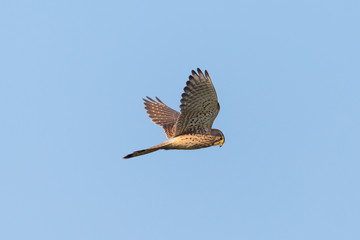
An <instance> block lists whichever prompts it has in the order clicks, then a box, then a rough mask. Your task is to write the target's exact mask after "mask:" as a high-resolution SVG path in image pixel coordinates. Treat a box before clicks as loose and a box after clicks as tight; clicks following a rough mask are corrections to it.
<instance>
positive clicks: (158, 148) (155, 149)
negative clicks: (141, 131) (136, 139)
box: [123, 139, 173, 159]
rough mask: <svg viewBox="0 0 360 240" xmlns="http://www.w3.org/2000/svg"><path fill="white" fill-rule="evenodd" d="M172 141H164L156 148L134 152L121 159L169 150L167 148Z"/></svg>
mask: <svg viewBox="0 0 360 240" xmlns="http://www.w3.org/2000/svg"><path fill="white" fill-rule="evenodd" d="M172 141H173V139H168V140H166V141H164V142H162V143H160V144H158V145H156V146H153V147H151V148H147V149H143V150H139V151H135V152H133V153H130V154H128V155H126V156H125V157H123V159H128V158H132V157H137V156H141V155H145V154H148V153H152V152H155V151H157V150H160V149H169V146H170V145H171V143H172Z"/></svg>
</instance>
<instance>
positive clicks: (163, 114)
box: [124, 68, 225, 159]
mask: <svg viewBox="0 0 360 240" xmlns="http://www.w3.org/2000/svg"><path fill="white" fill-rule="evenodd" d="M191 73H192V74H191V75H190V76H189V80H188V81H187V82H186V86H185V88H184V93H183V94H182V95H181V105H180V112H177V111H175V110H173V109H171V108H170V107H168V106H166V105H165V104H164V103H163V102H162V101H161V100H160V99H159V98H157V97H156V100H154V99H151V98H149V97H147V99H143V100H144V104H145V109H146V110H147V113H148V114H149V117H150V118H151V120H152V121H153V122H154V123H155V124H157V125H160V126H161V127H162V128H163V129H164V131H165V134H166V137H167V138H168V139H167V140H165V141H164V142H162V143H160V144H158V145H156V146H153V147H150V148H147V149H144V150H139V151H136V152H133V153H131V154H128V155H126V156H125V157H124V159H128V158H132V157H137V156H141V155H144V154H148V153H151V152H155V151H157V150H160V149H165V150H169V149H185V150H190V149H199V148H206V147H211V146H216V145H219V146H220V147H221V146H222V145H223V144H224V142H225V136H224V134H223V133H222V132H221V131H220V130H219V129H215V128H211V127H212V125H213V122H214V120H215V118H216V116H217V115H218V113H219V111H220V105H219V103H218V99H217V95H216V91H215V88H214V85H213V84H212V82H211V78H210V76H209V73H208V72H207V71H206V70H205V75H204V74H203V73H202V71H201V70H200V69H199V68H198V69H197V72H195V71H194V70H193V71H192V72H191Z"/></svg>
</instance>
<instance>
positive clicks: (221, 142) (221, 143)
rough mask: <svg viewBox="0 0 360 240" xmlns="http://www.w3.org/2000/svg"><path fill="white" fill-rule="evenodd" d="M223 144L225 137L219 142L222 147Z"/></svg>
mask: <svg viewBox="0 0 360 240" xmlns="http://www.w3.org/2000/svg"><path fill="white" fill-rule="evenodd" d="M223 144H224V139H223V140H221V141H220V142H219V146H220V147H222V145H223Z"/></svg>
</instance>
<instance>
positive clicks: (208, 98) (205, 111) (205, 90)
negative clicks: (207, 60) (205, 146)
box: [175, 68, 220, 136]
mask: <svg viewBox="0 0 360 240" xmlns="http://www.w3.org/2000/svg"><path fill="white" fill-rule="evenodd" d="M181 96H182V98H181V105H180V110H181V111H180V112H181V114H180V116H179V118H178V120H177V122H176V128H175V136H178V135H182V134H187V133H199V134H209V133H210V132H211V127H212V124H213V122H214V120H215V118H216V116H217V115H218V113H219V111H220V105H219V103H218V99H217V95H216V91H215V88H214V85H213V84H212V81H211V78H210V76H209V74H208V72H207V71H206V70H205V76H204V74H203V73H202V71H201V70H200V69H199V68H198V69H197V73H196V72H195V71H194V70H193V71H192V75H190V76H189V80H188V81H187V82H186V86H185V88H184V93H183V94H182V95H181Z"/></svg>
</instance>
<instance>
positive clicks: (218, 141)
mask: <svg viewBox="0 0 360 240" xmlns="http://www.w3.org/2000/svg"><path fill="white" fill-rule="evenodd" d="M211 135H212V136H214V137H215V141H214V143H213V144H214V146H215V145H219V146H220V147H222V145H223V144H224V143H225V136H224V134H223V133H222V132H221V131H220V130H219V129H216V128H213V129H211Z"/></svg>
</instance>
